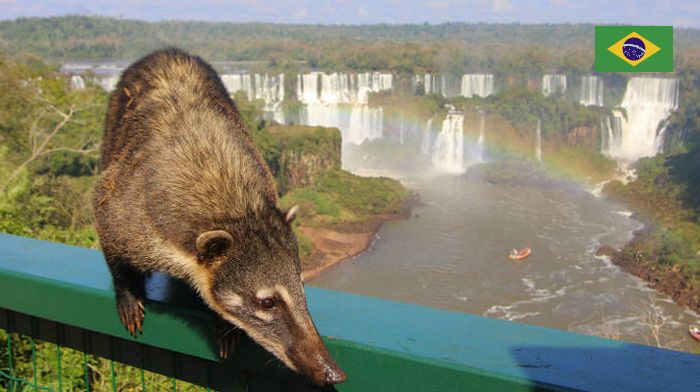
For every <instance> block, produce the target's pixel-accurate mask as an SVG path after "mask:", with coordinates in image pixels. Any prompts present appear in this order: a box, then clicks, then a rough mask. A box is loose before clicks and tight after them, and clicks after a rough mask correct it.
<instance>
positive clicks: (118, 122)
mask: <svg viewBox="0 0 700 392" xmlns="http://www.w3.org/2000/svg"><path fill="white" fill-rule="evenodd" d="M102 159H103V160H102V167H103V171H104V172H103V177H102V179H101V181H100V182H99V183H98V184H97V187H96V191H95V214H96V223H97V230H98V233H99V236H100V241H101V244H102V249H103V251H104V254H105V258H106V260H107V264H108V265H109V267H110V270H111V272H112V276H113V278H114V284H115V291H116V296H117V307H118V310H119V313H120V317H121V318H122V321H123V322H124V324H125V325H126V326H127V328H129V329H130V331H131V332H132V333H134V332H135V330H136V329H138V328H140V327H141V323H142V320H143V316H144V315H143V307H142V302H143V279H144V275H145V274H148V273H150V272H153V271H164V272H167V273H169V274H171V275H174V276H176V277H179V278H182V279H185V280H187V281H188V282H189V283H190V284H191V285H192V286H193V287H194V288H195V289H196V290H197V291H198V292H199V293H200V295H201V296H202V298H203V299H204V301H205V302H206V303H207V304H208V305H209V306H210V307H211V308H212V309H213V310H215V311H216V312H217V313H219V315H221V316H222V318H224V319H225V320H227V321H229V322H232V323H234V324H237V325H238V326H239V327H241V328H243V329H244V330H245V331H246V332H247V333H248V334H249V335H251V336H252V337H253V338H254V339H255V340H257V341H258V342H260V343H261V344H263V346H265V347H266V348H267V349H268V350H270V351H272V352H273V353H274V354H275V355H277V356H278V357H279V358H280V359H282V360H283V361H284V362H285V363H286V364H287V365H288V366H290V367H292V368H294V369H296V370H301V371H303V372H305V373H307V374H310V375H312V377H314V380H315V381H317V382H319V383H324V382H337V380H338V379H340V378H342V379H344V375H342V371H340V369H338V368H337V365H335V364H334V363H333V361H332V359H330V356H329V355H328V353H327V351H326V349H325V346H323V343H322V341H321V340H320V338H319V337H318V333H317V332H316V331H315V328H314V327H313V323H312V322H311V319H310V318H309V316H308V310H307V308H306V300H305V298H304V294H303V288H302V285H301V278H300V264H299V256H298V249H297V243H296V239H295V237H294V235H293V233H292V230H291V226H290V223H289V221H288V219H286V217H285V215H286V214H285V212H283V211H280V210H279V209H278V208H277V206H276V204H277V192H276V190H275V186H274V182H273V179H272V176H271V174H270V172H269V169H268V168H267V166H266V165H265V164H264V162H263V160H262V159H261V157H260V155H259V154H258V152H257V151H256V149H255V147H254V144H253V141H252V139H251V136H250V135H249V133H248V131H247V130H246V128H245V126H244V124H243V122H242V121H241V118H240V115H239V113H238V110H237V109H236V106H235V104H234V102H233V101H232V100H231V98H230V97H229V95H228V93H227V92H226V90H225V88H224V86H223V84H222V83H221V81H220V79H219V77H218V76H217V75H216V73H215V72H214V70H213V69H212V68H211V67H210V66H209V65H208V64H206V63H205V62H204V61H202V60H201V59H200V58H198V57H194V56H190V55H188V54H187V53H184V52H182V51H179V50H176V49H166V50H162V51H157V52H154V53H152V54H150V55H148V56H146V57H144V58H143V59H141V60H139V61H137V62H136V63H134V64H133V65H131V66H130V67H129V68H128V69H127V70H126V71H124V73H123V75H122V77H121V80H120V81H119V83H118V84H117V87H116V90H115V91H114V92H113V93H112V96H111V97H110V102H109V108H108V113H107V119H106V122H105V133H104V139H103V143H102ZM217 231H218V232H219V233H221V231H225V232H226V233H230V236H227V237H226V240H225V241H219V243H218V245H221V246H219V247H216V246H212V247H211V249H209V248H207V249H197V244H198V242H197V238H200V243H201V242H202V241H201V239H202V238H204V239H207V238H209V237H208V236H207V235H204V236H203V237H200V235H202V234H203V233H212V232H214V233H215V232H217ZM231 238H232V239H233V241H230V239H231ZM219 240H221V238H219ZM205 242H206V241H205ZM271 287H283V288H284V290H285V292H287V293H288V295H286V296H287V297H288V299H282V300H283V301H284V302H285V306H279V307H278V308H276V309H278V310H276V311H280V312H281V311H282V310H279V309H286V310H285V311H286V312H287V313H289V312H292V310H294V314H291V315H290V314H286V315H284V314H279V316H280V317H274V319H275V322H273V323H266V322H263V321H262V320H260V319H259V318H256V317H255V312H256V311H257V312H258V314H262V313H260V312H262V310H261V309H259V302H260V299H258V298H255V293H256V292H258V291H259V290H260V289H262V288H271ZM231 295H236V296H238V297H240V298H242V301H243V304H242V305H241V306H240V307H239V308H237V309H235V310H231V308H230V306H229V307H227V305H226V303H225V302H224V301H222V300H221V298H230V297H231ZM287 301H292V302H293V303H291V304H290V303H287ZM139 309H140V310H139ZM265 314H266V315H267V313H265ZM289 317H292V318H289ZM292 319H295V320H296V319H301V320H303V321H304V322H303V324H304V325H305V327H304V328H302V329H300V328H299V327H298V326H296V325H291V324H290V322H288V321H285V320H292ZM278 320H279V321H278ZM307 321H308V323H307ZM309 325H310V326H311V328H309ZM298 345H300V347H297V351H299V350H302V351H305V352H306V355H309V356H310V357H314V356H315V357H317V358H323V360H322V361H321V363H319V362H318V359H316V358H309V359H308V360H306V359H304V358H300V355H296V357H294V358H291V357H290V356H289V355H288V354H287V353H288V352H295V350H294V347H296V346H298ZM314 361H315V362H314ZM324 372H325V373H324ZM328 372H331V373H333V372H335V373H334V374H330V373H328ZM338 372H339V373H338ZM312 373H313V374H312ZM328 374H330V375H328ZM340 375H342V377H340ZM324 377H325V379H324ZM324 380H325V381H324Z"/></svg>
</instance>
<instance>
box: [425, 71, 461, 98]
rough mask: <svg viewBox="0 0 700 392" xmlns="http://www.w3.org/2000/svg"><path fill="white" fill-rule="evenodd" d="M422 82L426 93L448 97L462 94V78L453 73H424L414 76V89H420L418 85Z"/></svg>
mask: <svg viewBox="0 0 700 392" xmlns="http://www.w3.org/2000/svg"><path fill="white" fill-rule="evenodd" d="M420 84H422V85H423V90H424V92H425V95H440V96H443V97H446V98H451V97H456V96H458V95H460V91H461V86H462V85H461V84H460V80H459V79H457V78H455V77H454V76H452V75H435V74H424V75H423V76H420V75H414V76H413V91H414V93H415V92H417V91H418V86H419V85H420Z"/></svg>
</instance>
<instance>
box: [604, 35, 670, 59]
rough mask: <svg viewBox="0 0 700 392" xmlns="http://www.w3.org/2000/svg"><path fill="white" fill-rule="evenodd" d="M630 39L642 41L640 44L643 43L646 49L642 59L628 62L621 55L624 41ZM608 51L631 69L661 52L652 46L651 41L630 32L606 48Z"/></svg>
mask: <svg viewBox="0 0 700 392" xmlns="http://www.w3.org/2000/svg"><path fill="white" fill-rule="evenodd" d="M630 38H639V39H640V40H642V42H644V46H645V47H646V52H645V53H644V56H642V58H641V59H639V60H630V59H628V58H627V57H625V55H624V54H623V53H622V44H624V43H625V41H627V40H628V39H630ZM608 42H609V41H608ZM608 50H609V51H611V52H612V53H613V54H614V55H615V56H617V57H619V58H621V59H622V60H624V61H626V62H627V64H629V65H631V66H633V67H636V66H637V64H639V63H641V62H642V61H644V60H646V59H648V58H649V57H651V56H653V55H655V54H656V53H657V52H658V51H660V50H661V48H659V47H658V46H656V45H654V44H653V43H652V42H651V41H649V40H648V39H646V38H644V37H642V36H641V35H639V34H637V33H635V32H632V33H630V34H629V35H627V36H626V37H625V38H623V39H621V40H619V41H617V42H615V43H614V44H613V45H612V46H611V47H609V48H608Z"/></svg>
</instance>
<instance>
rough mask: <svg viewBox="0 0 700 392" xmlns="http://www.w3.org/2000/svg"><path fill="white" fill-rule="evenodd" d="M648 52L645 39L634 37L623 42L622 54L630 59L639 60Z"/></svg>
mask: <svg viewBox="0 0 700 392" xmlns="http://www.w3.org/2000/svg"><path fill="white" fill-rule="evenodd" d="M645 53H646V46H645V45H644V41H642V40H641V39H639V38H637V37H632V38H630V39H628V40H627V41H625V43H624V44H622V54H624V55H625V57H627V59H628V60H632V61H637V60H639V59H641V58H642V57H644V54H645Z"/></svg>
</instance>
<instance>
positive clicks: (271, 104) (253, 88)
mask: <svg viewBox="0 0 700 392" xmlns="http://www.w3.org/2000/svg"><path fill="white" fill-rule="evenodd" d="M221 81H222V82H223V83H224V87H226V90H227V91H228V92H229V93H230V94H235V93H237V92H238V91H243V92H244V93H245V94H246V96H247V97H248V99H249V100H251V101H252V100H255V99H261V100H262V101H263V102H265V104H264V106H263V111H264V112H267V113H268V114H270V115H271V117H272V119H273V120H275V121H277V122H280V123H283V122H284V111H283V110H282V101H284V74H279V75H277V76H270V75H267V74H265V75H261V74H224V75H221Z"/></svg>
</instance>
